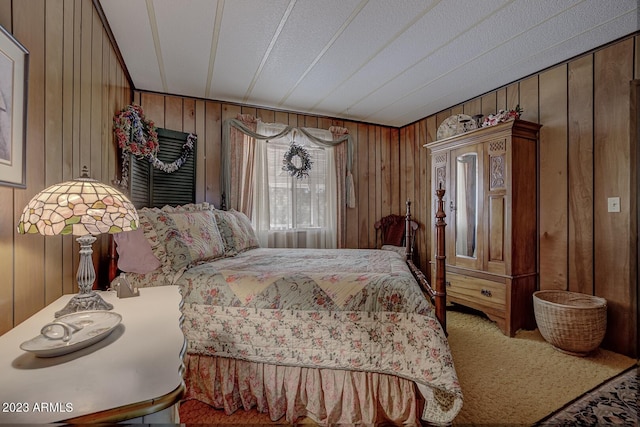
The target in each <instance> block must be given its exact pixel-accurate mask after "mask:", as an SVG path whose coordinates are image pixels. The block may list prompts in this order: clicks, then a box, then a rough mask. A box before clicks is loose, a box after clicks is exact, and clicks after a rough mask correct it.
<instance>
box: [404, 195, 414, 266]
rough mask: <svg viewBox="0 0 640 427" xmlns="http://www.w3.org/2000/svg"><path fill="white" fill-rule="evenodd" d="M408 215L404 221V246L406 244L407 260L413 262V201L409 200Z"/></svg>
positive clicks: (405, 253) (407, 203)
mask: <svg viewBox="0 0 640 427" xmlns="http://www.w3.org/2000/svg"><path fill="white" fill-rule="evenodd" d="M406 205H407V213H406V216H405V220H404V224H405V226H404V244H405V251H404V255H405V259H406V260H407V261H408V260H412V261H413V247H412V245H411V244H412V243H413V236H412V235H411V200H409V199H407V202H406Z"/></svg>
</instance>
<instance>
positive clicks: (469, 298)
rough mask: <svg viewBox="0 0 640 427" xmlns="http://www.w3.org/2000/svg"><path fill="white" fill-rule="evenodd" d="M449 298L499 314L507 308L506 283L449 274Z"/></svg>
mask: <svg viewBox="0 0 640 427" xmlns="http://www.w3.org/2000/svg"><path fill="white" fill-rule="evenodd" d="M447 296H448V297H450V299H451V300H453V301H456V302H459V303H461V304H464V303H469V304H468V305H470V306H472V307H473V306H477V308H481V307H487V308H492V309H494V310H496V311H498V312H502V311H504V310H505V308H506V301H507V297H506V287H505V285H504V283H498V282H493V281H491V280H486V279H479V278H477V277H472V276H466V275H463V274H457V273H449V272H447Z"/></svg>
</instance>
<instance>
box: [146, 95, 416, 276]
mask: <svg viewBox="0 0 640 427" xmlns="http://www.w3.org/2000/svg"><path fill="white" fill-rule="evenodd" d="M134 101H135V102H137V103H139V104H140V105H141V106H142V108H143V110H144V113H145V116H146V117H147V118H148V119H150V120H153V121H154V122H155V123H156V125H157V126H158V127H164V128H168V129H172V130H178V131H182V132H195V133H196V134H197V135H198V154H199V155H198V159H197V162H198V165H197V177H196V180H197V186H196V200H197V201H208V202H210V203H214V204H215V205H216V206H219V205H220V193H221V188H220V177H219V169H220V143H221V138H222V122H223V121H224V120H226V119H228V118H235V117H236V116H237V115H238V114H251V115H253V116H255V117H259V118H260V119H262V120H263V121H264V122H267V123H272V122H277V123H284V124H287V125H291V126H305V127H314V128H322V129H328V128H329V127H330V126H343V127H345V128H347V129H349V133H350V134H351V135H352V136H353V139H354V164H353V175H354V177H355V187H356V208H354V209H349V208H348V209H347V247H349V248H373V247H375V246H376V235H375V229H374V226H373V224H374V223H375V222H376V221H377V220H378V219H380V218H381V217H383V216H385V215H388V214H390V213H397V214H404V212H405V210H406V207H405V201H406V199H407V198H409V199H410V200H411V201H412V212H413V213H414V219H416V221H418V222H420V223H421V224H422V225H421V230H420V233H423V232H424V231H423V230H425V224H427V223H428V221H427V218H426V216H425V213H426V209H425V206H426V205H423V203H425V200H424V197H422V196H423V195H424V194H425V191H426V187H425V185H426V181H425V179H426V175H427V174H426V153H425V150H422V149H421V145H420V138H419V137H418V132H420V129H419V128H418V126H416V127H415V129H414V128H413V127H410V128H407V129H406V130H399V129H395V128H389V127H385V126H377V125H370V124H363V123H357V122H350V121H345V120H337V119H332V118H327V117H317V116H310V115H304V114H296V113H290V112H283V111H274V110H268V109H260V108H254V107H247V106H240V105H237V104H228V103H222V102H215V101H203V100H199V99H192V98H185V97H178V96H172V95H164V94H157V93H149V92H137V91H136V92H135V93H134ZM422 131H424V129H422ZM400 133H402V134H403V135H405V134H406V136H404V137H403V138H404V139H406V140H407V141H408V138H411V144H409V143H408V142H406V143H403V144H400V142H399V141H400V139H399V134H400ZM418 157H420V158H421V159H422V161H421V163H420V165H418V164H417V163H415V158H418ZM403 171H410V173H411V174H412V175H411V176H409V175H406V176H405V175H404V174H403ZM422 240H423V239H420V242H421V243H422ZM378 244H379V242H378ZM424 249H425V246H424V245H422V248H421V250H424ZM420 255H421V258H423V259H426V257H425V256H423V255H422V253H421V252H420ZM425 265H426V264H425ZM425 270H426V269H425Z"/></svg>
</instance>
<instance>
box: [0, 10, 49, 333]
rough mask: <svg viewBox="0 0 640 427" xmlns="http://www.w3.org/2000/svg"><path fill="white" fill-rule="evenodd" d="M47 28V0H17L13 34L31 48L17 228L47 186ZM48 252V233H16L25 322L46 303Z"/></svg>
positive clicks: (19, 302)
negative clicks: (22, 187) (23, 187)
mask: <svg viewBox="0 0 640 427" xmlns="http://www.w3.org/2000/svg"><path fill="white" fill-rule="evenodd" d="M44 28H45V8H44V0H39V1H32V2H13V35H14V36H15V37H16V38H17V39H18V40H19V41H20V42H21V43H22V44H23V45H24V46H25V47H26V48H27V50H29V52H30V54H29V90H28V100H27V117H28V123H27V153H26V154H27V189H26V190H15V191H14V209H15V213H14V215H13V216H12V218H11V219H10V221H8V223H7V225H11V226H12V227H14V228H15V218H19V217H20V214H21V213H22V208H23V207H24V206H25V205H26V204H27V203H28V202H29V200H30V199H31V198H32V197H33V196H34V195H35V194H37V193H38V191H40V190H42V189H43V188H44V187H45V176H44V171H45V161H44V158H45V151H44V149H45V146H44V132H45V130H44V103H43V102H41V100H42V99H44V93H45V75H46V74H45V49H44V43H45V32H44ZM3 226H4V224H3ZM54 238H55V237H54ZM44 253H45V246H44V237H42V236H40V235H17V234H16V237H15V245H14V255H15V265H16V269H15V272H14V281H15V283H16V286H14V301H15V306H14V316H15V317H14V322H15V323H20V322H22V321H23V320H25V319H26V318H28V317H29V316H31V314H33V312H34V311H36V310H38V309H40V308H42V307H44V304H45V257H44V256H42V254H44ZM27 266H28V268H27ZM5 286H6V285H5Z"/></svg>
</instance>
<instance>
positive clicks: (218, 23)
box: [205, 0, 224, 98]
mask: <svg viewBox="0 0 640 427" xmlns="http://www.w3.org/2000/svg"><path fill="white" fill-rule="evenodd" d="M223 13H224V0H218V4H217V5H216V17H215V20H214V26H213V32H212V34H211V51H210V52H209V69H208V70H207V85H206V89H205V97H206V98H210V97H211V85H212V83H213V70H214V66H215V64H216V55H217V53H218V41H219V40H220V27H222V14H223Z"/></svg>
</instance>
